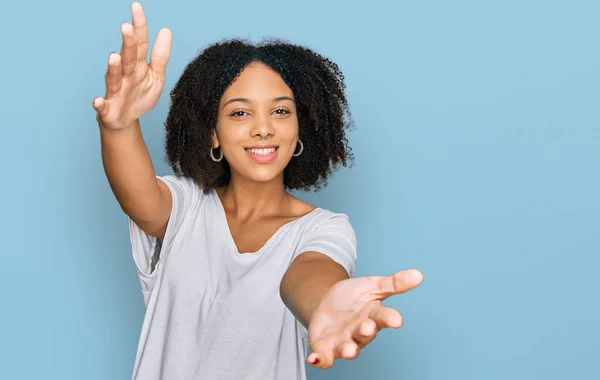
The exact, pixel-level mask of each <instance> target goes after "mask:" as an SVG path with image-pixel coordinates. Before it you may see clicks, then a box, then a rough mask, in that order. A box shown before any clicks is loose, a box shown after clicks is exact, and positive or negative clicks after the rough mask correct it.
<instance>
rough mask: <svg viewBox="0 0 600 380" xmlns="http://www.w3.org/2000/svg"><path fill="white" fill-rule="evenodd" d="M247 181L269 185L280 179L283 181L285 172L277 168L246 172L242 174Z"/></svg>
mask: <svg viewBox="0 0 600 380" xmlns="http://www.w3.org/2000/svg"><path fill="white" fill-rule="evenodd" d="M240 174H241V175H242V177H244V178H245V179H246V180H249V181H252V182H259V183H268V182H272V181H275V180H277V179H279V178H281V179H283V170H277V169H276V168H266V167H265V168H258V169H254V170H245V171H243V172H241V173H240Z"/></svg>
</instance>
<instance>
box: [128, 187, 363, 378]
mask: <svg viewBox="0 0 600 380" xmlns="http://www.w3.org/2000/svg"><path fill="white" fill-rule="evenodd" d="M158 178H159V179H160V180H162V181H163V182H165V183H166V184H167V186H168V187H169V189H170V190H171V193H172V196H173V208H172V211H171V216H170V219H169V223H168V226H167V230H166V234H165V236H164V238H162V239H157V238H154V237H152V236H150V235H147V234H146V233H144V232H143V231H142V230H141V229H140V228H139V227H138V226H137V225H136V224H135V223H134V222H133V221H132V220H130V221H129V227H130V235H131V244H132V251H133V258H134V261H135V264H136V268H137V273H138V276H139V279H140V283H141V288H142V294H143V296H144V302H145V304H146V315H145V318H144V323H143V326H142V331H141V336H140V341H139V346H138V351H137V355H136V360H135V365H134V371H133V376H132V379H134V380H155V379H156V380H196V379H198V380H204V379H206V380H229V379H231V380H245V379H249V380H270V379H273V380H275V379H277V380H279V379H285V380H288V379H289V380H295V379H298V380H305V379H306V374H305V358H306V355H307V345H308V343H307V331H306V328H304V327H303V326H302V325H301V324H300V323H299V322H298V321H297V320H296V318H295V317H294V316H293V315H292V314H291V312H290V311H289V309H288V308H287V307H286V306H285V304H284V303H283V301H282V300H281V297H280V295H279V284H280V281H281V278H282V277H283V275H284V273H285V272H286V270H287V269H288V267H289V265H290V264H291V262H292V261H293V260H294V259H295V258H296V257H297V256H298V255H299V254H301V253H303V252H307V251H317V252H321V253H323V254H326V255H327V256H329V257H331V258H332V259H333V260H335V261H336V262H338V263H339V264H341V265H342V266H343V267H344V268H345V269H346V270H347V272H348V273H349V274H350V276H353V275H354V262H355V260H356V238H355V235H354V230H353V228H352V226H351V225H350V223H349V220H348V217H347V216H346V215H344V214H338V213H333V212H331V211H327V210H324V209H321V208H317V209H315V210H313V211H312V212H310V213H308V214H306V215H304V216H302V217H300V218H299V219H296V220H294V221H292V222H289V223H287V224H285V225H283V226H282V227H281V228H280V229H279V230H277V232H275V234H274V235H273V236H272V237H271V238H270V239H269V240H268V241H267V242H266V243H265V245H264V246H263V247H262V248H260V250H258V251H257V252H253V253H243V254H240V253H239V252H238V250H237V248H236V246H235V243H234V241H233V238H232V236H231V233H230V231H229V227H228V224H227V219H226V216H225V211H224V209H223V205H222V203H221V201H220V199H219V197H218V195H217V193H216V192H215V191H214V190H211V191H207V192H205V191H203V190H201V189H200V188H199V187H198V186H196V185H195V184H194V183H193V182H192V181H191V180H189V179H187V178H184V177H176V176H165V177H158ZM157 257H158V260H156V258H157ZM154 264H156V265H154Z"/></svg>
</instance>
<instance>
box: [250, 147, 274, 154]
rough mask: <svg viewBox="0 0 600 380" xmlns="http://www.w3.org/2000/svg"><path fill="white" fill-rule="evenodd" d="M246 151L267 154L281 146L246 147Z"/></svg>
mask: <svg viewBox="0 0 600 380" xmlns="http://www.w3.org/2000/svg"><path fill="white" fill-rule="evenodd" d="M245 149H246V152H248V153H251V154H256V155H257V156H267V155H269V154H271V153H273V152H275V151H276V150H277V149H279V147H271V148H245Z"/></svg>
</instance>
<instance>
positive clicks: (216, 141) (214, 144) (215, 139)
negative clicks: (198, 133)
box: [211, 128, 221, 149]
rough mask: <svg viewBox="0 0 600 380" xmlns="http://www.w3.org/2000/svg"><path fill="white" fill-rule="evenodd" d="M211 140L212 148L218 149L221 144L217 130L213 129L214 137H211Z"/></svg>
mask: <svg viewBox="0 0 600 380" xmlns="http://www.w3.org/2000/svg"><path fill="white" fill-rule="evenodd" d="M211 140H212V147H213V148H215V149H216V148H218V147H219V146H220V145H221V144H220V143H219V138H218V137H217V129H216V128H215V129H213V130H212V136H211Z"/></svg>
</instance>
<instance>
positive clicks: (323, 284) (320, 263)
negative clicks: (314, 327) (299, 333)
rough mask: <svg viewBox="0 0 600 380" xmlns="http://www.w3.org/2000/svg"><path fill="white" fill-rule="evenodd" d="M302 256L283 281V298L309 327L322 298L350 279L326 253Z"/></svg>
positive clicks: (296, 315) (281, 288)
mask: <svg viewBox="0 0 600 380" xmlns="http://www.w3.org/2000/svg"><path fill="white" fill-rule="evenodd" d="M305 255H307V258H306V259H302V257H299V258H298V259H297V260H296V261H295V262H294V263H292V265H291V266H290V268H289V269H288V270H287V272H286V273H285V275H284V276H283V279H282V281H281V287H280V293H281V298H282V300H283V302H284V303H285V305H286V306H287V307H288V309H289V310H290V311H291V312H292V314H294V316H295V317H296V319H298V321H300V323H302V325H304V326H305V327H308V325H309V323H310V320H311V317H312V315H313V312H314V311H315V310H316V309H317V307H318V306H319V303H320V302H321V299H322V298H323V296H324V295H325V294H326V293H327V292H328V291H329V289H330V288H331V287H332V286H333V285H335V284H336V283H338V282H340V281H342V280H345V279H347V278H348V273H347V272H346V270H345V269H344V268H343V267H342V266H341V265H339V264H338V263H336V262H335V261H333V260H332V259H330V258H329V257H326V256H325V255H323V254H319V253H316V252H309V253H307V254H305Z"/></svg>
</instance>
